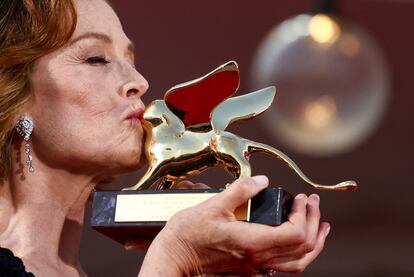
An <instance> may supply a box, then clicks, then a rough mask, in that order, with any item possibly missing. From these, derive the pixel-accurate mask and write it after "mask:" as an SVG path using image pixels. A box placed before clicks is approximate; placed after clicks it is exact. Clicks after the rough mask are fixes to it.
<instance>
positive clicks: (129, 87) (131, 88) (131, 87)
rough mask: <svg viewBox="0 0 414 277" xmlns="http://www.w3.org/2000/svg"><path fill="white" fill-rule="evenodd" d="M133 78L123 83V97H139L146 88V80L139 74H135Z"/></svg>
mask: <svg viewBox="0 0 414 277" xmlns="http://www.w3.org/2000/svg"><path fill="white" fill-rule="evenodd" d="M137 75H138V76H136V77H135V78H134V80H131V81H129V82H127V83H126V84H124V85H123V87H122V96H123V97H127V98H130V97H141V96H142V95H143V94H144V93H145V92H146V91H147V90H148V86H149V85H148V81H147V80H146V79H145V78H144V76H142V75H141V74H139V73H138V74H137Z"/></svg>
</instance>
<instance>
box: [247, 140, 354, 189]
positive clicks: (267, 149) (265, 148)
mask: <svg viewBox="0 0 414 277" xmlns="http://www.w3.org/2000/svg"><path fill="white" fill-rule="evenodd" d="M247 145H248V152H249V153H254V152H264V153H266V154H269V155H271V156H274V157H276V158H278V159H279V160H281V161H283V162H285V163H286V164H287V165H288V166H289V167H290V168H291V169H292V170H293V171H295V172H296V174H298V175H299V177H300V178H301V179H302V180H303V181H305V182H306V183H307V184H309V185H310V186H312V187H314V188H316V189H320V190H354V189H357V188H358V186H357V184H356V182H355V181H344V182H341V183H339V184H336V185H330V186H325V185H320V184H317V183H314V182H312V181H311V180H310V179H309V178H308V177H306V175H305V174H304V173H303V172H302V171H301V170H300V169H299V167H298V166H297V165H296V163H295V162H293V161H292V160H291V159H290V158H289V157H288V156H287V155H285V154H284V153H282V152H281V151H279V150H277V149H276V148H273V147H271V146H269V145H266V144H263V143H258V142H254V141H248V143H247Z"/></svg>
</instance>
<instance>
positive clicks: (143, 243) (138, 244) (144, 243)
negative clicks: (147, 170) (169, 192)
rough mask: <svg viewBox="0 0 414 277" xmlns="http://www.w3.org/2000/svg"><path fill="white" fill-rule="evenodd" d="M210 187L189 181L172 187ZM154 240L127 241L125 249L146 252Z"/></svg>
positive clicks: (137, 239) (138, 239)
mask: <svg viewBox="0 0 414 277" xmlns="http://www.w3.org/2000/svg"><path fill="white" fill-rule="evenodd" d="M209 188H210V187H209V186H207V185H206V184H204V183H193V182H191V181H188V180H184V181H181V182H179V183H177V184H175V185H174V187H172V189H209ZM152 241H153V239H151V238H136V239H131V240H127V241H126V242H125V244H124V247H125V249H126V250H128V251H133V250H141V251H146V250H148V248H149V247H150V245H151V243H152Z"/></svg>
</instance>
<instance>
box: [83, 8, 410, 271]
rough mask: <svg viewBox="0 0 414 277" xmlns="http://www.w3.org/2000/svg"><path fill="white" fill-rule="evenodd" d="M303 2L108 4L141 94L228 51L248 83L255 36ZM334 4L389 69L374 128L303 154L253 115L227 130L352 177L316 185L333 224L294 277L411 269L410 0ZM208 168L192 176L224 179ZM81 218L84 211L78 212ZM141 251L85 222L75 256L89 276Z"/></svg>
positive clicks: (324, 171)
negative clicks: (352, 184)
mask: <svg viewBox="0 0 414 277" xmlns="http://www.w3.org/2000/svg"><path fill="white" fill-rule="evenodd" d="M112 2H115V1H112ZM312 3H313V1H309V0H306V1H305V0H302V1H274V0H261V1H254V2H253V1H240V0H238V1H236V0H227V1H223V0H220V1H219V0H210V1H190V0H182V1H165V0H163V1H160V0H152V1H148V0H146V1H126V0H123V1H122V0H119V1H116V3H114V6H115V9H116V11H117V12H118V14H119V17H120V18H121V21H122V22H123V24H124V28H125V31H126V33H127V34H128V35H129V37H130V38H131V39H132V40H133V41H134V42H135V44H136V48H137V53H136V54H137V66H138V69H139V70H140V71H141V73H142V74H143V75H144V76H146V78H147V79H148V80H149V82H150V91H149V92H148V93H147V95H145V97H144V99H145V101H146V102H147V103H148V102H149V101H151V100H152V99H155V98H161V97H162V95H163V93H164V92H165V91H166V90H167V89H168V88H170V87H171V86H173V85H176V84H178V83H181V82H183V81H188V80H191V79H193V78H196V77H199V76H201V75H204V74H205V73H207V72H209V71H210V70H211V69H213V68H215V67H216V66H218V65H220V64H222V63H225V62H226V61H228V60H231V59H234V60H236V61H237V62H238V63H239V66H240V70H241V87H240V89H239V92H240V93H246V92H249V91H250V90H249V86H248V80H249V73H250V71H249V69H250V65H251V62H252V56H253V55H254V52H255V50H256V48H257V46H258V44H259V42H260V41H261V39H262V38H263V37H264V36H265V35H266V33H267V32H268V31H269V30H271V29H272V28H273V27H274V26H275V25H276V24H278V23H279V22H281V21H283V20H284V19H286V18H288V17H290V16H293V15H296V14H299V13H304V12H308V11H310V10H312ZM339 10H340V11H341V13H342V15H343V16H344V17H347V18H349V19H351V20H354V21H355V22H356V23H359V24H360V25H362V26H364V27H365V28H366V29H367V30H368V31H369V32H370V33H371V34H372V35H373V36H374V37H375V38H376V40H377V41H378V42H379V44H380V45H381V47H382V49H383V50H384V52H385V55H386V57H387V59H388V62H389V65H390V68H391V72H392V87H391V103H390V105H389V108H388V111H387V113H386V117H385V119H384V120H383V122H382V124H381V126H380V127H379V128H378V129H377V131H376V132H375V133H374V134H373V136H371V137H370V138H369V139H368V140H367V141H365V142H364V143H363V144H362V145H360V146H358V147H357V148H355V149H353V151H351V152H348V153H345V154H342V155H339V156H336V157H331V158H309V157H306V156H302V155H300V154H298V153H293V152H292V151H291V150H289V149H288V148H286V147H285V146H283V145H280V144H279V142H278V141H276V140H274V139H272V138H271V137H270V135H269V133H268V132H267V131H266V130H265V128H264V127H263V125H262V124H260V118H256V119H253V120H251V121H250V122H243V123H239V124H237V126H235V127H233V128H232V129H231V130H232V131H234V132H237V133H239V134H240V135H241V136H243V137H247V138H250V139H253V140H256V141H261V142H264V143H267V144H270V145H273V146H275V147H278V148H279V149H282V150H284V151H285V152H287V153H289V155H290V156H291V157H292V158H293V159H294V160H295V161H297V163H298V164H299V165H301V167H302V168H303V170H304V171H305V172H307V173H308V175H309V177H311V178H312V179H315V180H316V181H319V182H322V183H332V182H335V181H337V180H338V179H347V178H354V179H356V180H357V181H358V182H359V184H360V190H358V191H356V192H350V193H349V192H345V193H342V192H339V193H335V192H321V193H320V195H321V198H322V200H321V209H322V212H323V218H324V220H327V221H329V222H330V223H331V225H332V231H331V234H330V236H329V238H328V240H327V244H326V247H325V250H324V252H323V254H321V255H320V256H319V258H318V259H317V260H316V261H315V262H314V263H313V264H312V265H311V266H310V267H309V268H308V269H307V270H306V271H305V273H304V274H303V276H414V263H413V257H414V251H413V247H414V232H413V231H414V230H413V227H414V220H413V219H414V209H413V208H414V205H413V203H412V202H413V200H412V199H413V193H414V178H413V171H414V166H413V154H414V151H413V150H414V147H413V145H412V144H413V141H414V132H413V130H414V128H413V115H412V114H413V103H414V85H413V77H412V73H413V70H412V66H413V61H414V59H413V58H414V54H413V53H414V50H413V49H414V39H413V31H412V27H413V26H414V24H413V23H414V1H413V2H412V1H396V0H389V1H385V0H377V1H374V0H372V1H371V0H364V1H362V0H361V1H351V0H347V1H339ZM279 93H283V92H282V91H280V92H279ZM252 163H253V164H254V173H256V174H259V173H260V174H266V175H268V176H269V177H270V178H271V180H272V184H274V185H283V186H284V187H285V188H287V189H288V190H290V191H291V192H295V193H296V192H300V191H305V192H307V193H310V192H311V191H310V190H308V189H307V187H305V185H304V184H303V183H301V182H300V181H299V179H298V178H296V176H295V175H294V174H292V173H291V172H290V171H289V170H288V169H287V168H286V167H285V166H282V165H280V164H279V163H278V162H276V161H275V160H273V159H270V158H267V157H264V156H255V157H254V158H253V160H252ZM215 172H217V173H218V175H219V176H220V178H219V179H217V178H215V179H212V178H209V176H210V177H211V174H210V175H209V174H208V173H207V174H203V176H202V177H201V180H203V181H205V182H207V183H209V184H215V185H218V186H220V185H221V184H223V183H224V182H225V181H227V180H228V177H226V175H225V174H224V173H222V172H221V171H220V170H218V171H215ZM215 175H217V174H215ZM137 179H138V175H137V174H133V175H131V176H129V177H128V176H127V177H123V178H122V179H121V180H120V182H121V183H124V184H125V185H131V184H132V183H134V182H135V181H136V180H137ZM89 217H90V213H89V212H87V214H86V221H88V220H89ZM87 224H88V222H87ZM200 231H202V230H200ZM142 257H143V253H142V252H136V253H127V252H125V251H124V250H123V248H122V246H121V245H118V244H117V243H115V242H113V241H111V240H110V239H107V238H106V237H103V236H102V235H100V234H98V233H96V232H94V231H92V230H90V228H89V226H88V225H86V226H85V233H84V239H83V244H82V253H81V262H82V264H83V266H84V268H85V270H86V272H87V273H88V274H89V275H90V276H136V274H137V272H138V268H139V267H140V263H141V259H142ZM279 276H283V274H280V275H279Z"/></svg>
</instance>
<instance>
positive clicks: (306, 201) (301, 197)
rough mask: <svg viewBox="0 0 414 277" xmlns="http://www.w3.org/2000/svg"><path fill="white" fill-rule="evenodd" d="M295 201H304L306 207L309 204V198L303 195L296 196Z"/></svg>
mask: <svg viewBox="0 0 414 277" xmlns="http://www.w3.org/2000/svg"><path fill="white" fill-rule="evenodd" d="M295 199H296V200H299V201H304V202H305V205H306V204H307V203H308V200H307V197H306V195H305V194H303V193H301V194H298V195H296V196H295Z"/></svg>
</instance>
